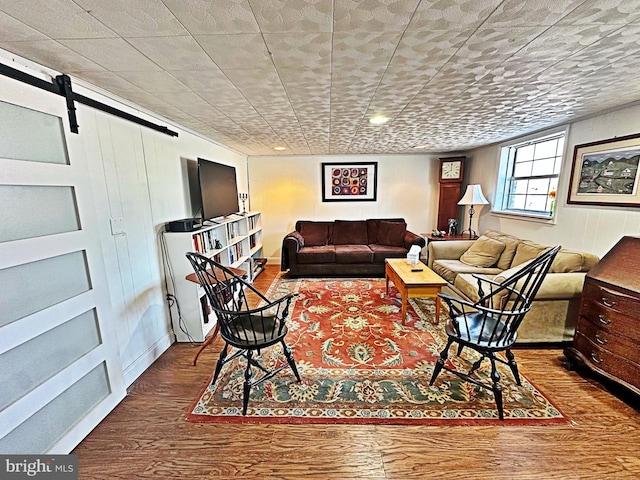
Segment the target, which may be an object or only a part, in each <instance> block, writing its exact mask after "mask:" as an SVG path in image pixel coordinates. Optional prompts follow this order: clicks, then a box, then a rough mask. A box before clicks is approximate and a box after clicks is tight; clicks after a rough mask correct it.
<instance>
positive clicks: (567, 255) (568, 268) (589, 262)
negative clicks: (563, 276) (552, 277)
mask: <svg viewBox="0 0 640 480" xmlns="http://www.w3.org/2000/svg"><path fill="white" fill-rule="evenodd" d="M596 263H598V257H596V256H595V255H592V254H590V253H583V252H576V251H574V250H566V249H564V248H563V249H561V250H560V251H559V252H558V254H557V255H556V258H555V259H554V260H553V263H552V264H551V268H550V270H549V272H550V273H571V272H588V271H589V270H590V269H591V267H593V266H594V265H595V264H596Z"/></svg>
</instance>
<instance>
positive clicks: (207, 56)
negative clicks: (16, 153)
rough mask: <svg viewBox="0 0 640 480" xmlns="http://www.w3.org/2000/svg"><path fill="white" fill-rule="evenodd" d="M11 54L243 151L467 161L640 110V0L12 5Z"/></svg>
mask: <svg viewBox="0 0 640 480" xmlns="http://www.w3.org/2000/svg"><path fill="white" fill-rule="evenodd" d="M0 48H3V49H4V50H7V51H9V52H12V53H15V54H17V55H19V56H22V57H24V58H27V59H29V60H33V61H35V62H37V63H40V64H42V65H45V66H47V67H50V68H52V69H54V70H56V71H58V72H61V73H66V74H69V75H71V76H72V77H77V78H80V79H83V80H85V81H87V82H89V83H91V84H94V85H97V86H99V87H101V88H103V89H105V90H107V91H109V92H112V93H114V94H116V95H118V96H120V97H122V98H124V99H127V100H129V101H131V102H134V103H136V104H138V105H141V106H143V107H146V108H148V109H150V110H152V111H154V112H157V113H159V114H161V115H163V116H164V117H166V118H168V119H171V120H172V121H175V122H176V123H178V124H180V125H183V126H185V127H187V128H189V129H191V130H193V131H196V132H199V133H200V134H202V135H204V136H206V137H209V138H211V139H213V140H215V141H216V142H218V143H220V144H222V145H225V146H228V147H230V148H232V149H234V150H236V151H239V152H242V153H244V154H247V155H275V154H278V152H276V151H274V150H273V147H274V146H276V145H280V146H284V147H286V150H284V151H283V152H281V153H284V154H360V153H407V152H412V153H415V152H420V151H425V152H447V151H456V150H467V149H470V148H473V147H477V146H481V145H486V144H489V143H494V142H497V141H500V140H504V139H506V138H511V137H514V136H517V135H519V134H524V133H528V132H532V131H534V130H539V129H541V128H543V127H547V126H552V125H557V124H559V123H564V122H567V121H569V120H571V119H575V118H578V117H582V116H585V115H589V114H593V113H596V112H600V111H603V110H606V109H609V108H612V107H616V106H619V105H623V104H627V103H630V102H633V101H637V100H640V0H587V1H585V0H460V1H456V0H422V1H420V0H108V1H107V0H0ZM375 114H384V115H386V116H388V117H389V118H390V120H389V122H388V123H387V124H385V125H383V126H374V125H371V124H370V123H369V121H368V120H369V118H370V117H371V116H373V115H375ZM416 147H422V148H416Z"/></svg>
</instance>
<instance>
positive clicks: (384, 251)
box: [369, 243, 407, 263]
mask: <svg viewBox="0 0 640 480" xmlns="http://www.w3.org/2000/svg"><path fill="white" fill-rule="evenodd" d="M369 248H370V249H371V251H372V252H373V263H384V259H385V258H402V257H406V255H407V249H406V248H404V247H393V246H391V245H378V244H377V243H370V244H369Z"/></svg>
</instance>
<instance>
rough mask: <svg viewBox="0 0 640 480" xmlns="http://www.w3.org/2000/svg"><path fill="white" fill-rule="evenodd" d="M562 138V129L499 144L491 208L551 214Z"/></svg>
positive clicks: (561, 154)
mask: <svg viewBox="0 0 640 480" xmlns="http://www.w3.org/2000/svg"><path fill="white" fill-rule="evenodd" d="M564 140H565V132H564V131H562V132H556V133H553V134H547V135H545V136H539V137H537V138H529V139H527V140H526V141H519V142H518V143H514V144H511V145H505V146H503V147H502V149H501V151H500V178H499V181H498V192H497V193H498V195H496V205H494V210H496V211H499V212H504V213H511V214H521V215H527V216H539V217H551V216H553V212H554V207H555V195H556V191H557V189H558V177H559V176H560V167H561V166H562V158H563V155H564Z"/></svg>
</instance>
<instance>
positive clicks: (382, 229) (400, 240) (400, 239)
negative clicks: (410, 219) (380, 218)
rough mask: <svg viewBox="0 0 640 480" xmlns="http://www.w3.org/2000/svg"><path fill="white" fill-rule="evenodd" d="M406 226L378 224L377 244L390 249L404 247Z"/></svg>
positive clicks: (389, 223)
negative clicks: (387, 246) (390, 247)
mask: <svg viewBox="0 0 640 480" xmlns="http://www.w3.org/2000/svg"><path fill="white" fill-rule="evenodd" d="M406 233H407V224H406V223H400V222H380V223H379V225H378V244H379V245H389V246H392V247H402V246H404V236H405V234H406Z"/></svg>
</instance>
